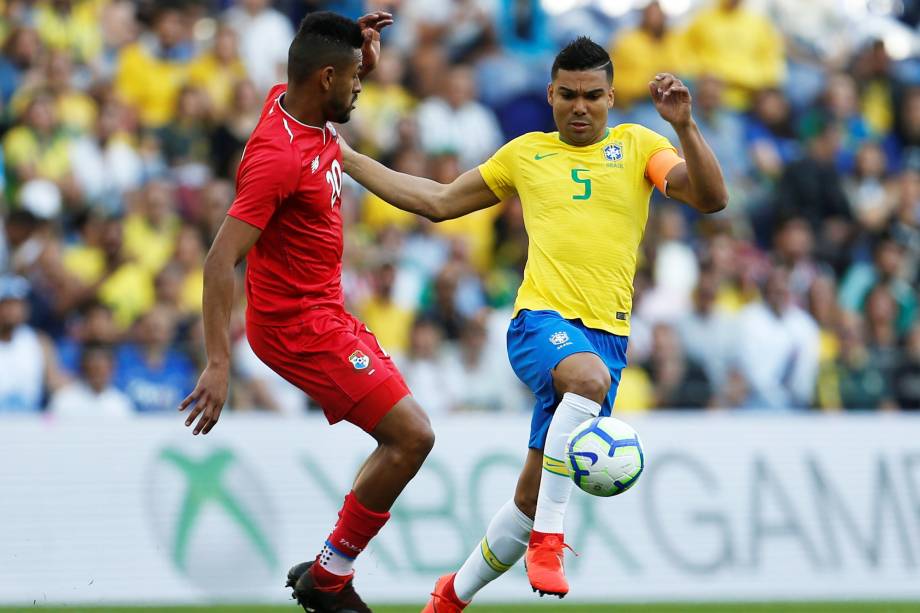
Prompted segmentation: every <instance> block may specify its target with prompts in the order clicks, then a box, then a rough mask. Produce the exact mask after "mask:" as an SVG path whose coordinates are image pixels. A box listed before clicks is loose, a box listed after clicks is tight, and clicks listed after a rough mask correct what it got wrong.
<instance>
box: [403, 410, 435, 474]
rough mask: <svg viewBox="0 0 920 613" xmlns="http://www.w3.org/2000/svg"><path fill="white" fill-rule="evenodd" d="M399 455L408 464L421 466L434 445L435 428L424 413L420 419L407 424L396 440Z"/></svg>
mask: <svg viewBox="0 0 920 613" xmlns="http://www.w3.org/2000/svg"><path fill="white" fill-rule="evenodd" d="M396 447H397V452H398V453H399V456H400V457H401V458H402V459H403V461H405V462H406V463H407V464H413V465H416V466H421V465H422V463H423V462H424V461H425V458H427V457H428V454H429V453H430V452H431V449H432V447H434V430H432V429H431V424H430V423H429V422H428V418H427V417H426V416H425V414H424V413H422V414H421V416H420V418H419V419H413V420H411V421H409V422H408V423H406V424H405V428H404V430H403V431H402V435H401V436H400V437H399V439H398V441H397V442H396Z"/></svg>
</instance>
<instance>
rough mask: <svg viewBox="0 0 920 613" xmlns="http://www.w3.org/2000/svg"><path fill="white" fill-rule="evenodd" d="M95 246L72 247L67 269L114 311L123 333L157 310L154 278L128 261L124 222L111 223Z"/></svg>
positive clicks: (109, 220) (108, 223)
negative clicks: (139, 317)
mask: <svg viewBox="0 0 920 613" xmlns="http://www.w3.org/2000/svg"><path fill="white" fill-rule="evenodd" d="M95 242H96V244H84V245H74V246H71V247H68V248H67V250H66V251H65V254H64V266H65V268H66V269H67V270H68V271H69V272H70V273H71V274H73V275H75V276H76V277H78V278H79V279H80V280H81V281H82V282H83V283H84V285H85V286H86V287H87V289H88V292H89V293H91V294H94V295H95V296H96V298H97V299H98V300H99V302H101V303H102V304H104V305H106V306H108V307H109V308H110V309H111V310H112V314H113V316H114V319H115V323H116V324H117V325H118V328H119V330H126V329H128V327H129V326H130V325H131V324H132V323H133V322H134V320H135V319H137V317H138V316H139V315H141V314H142V313H144V312H146V311H147V310H148V309H150V308H151V307H152V306H153V304H154V300H155V294H154V286H153V277H152V276H151V275H150V273H149V272H148V271H147V270H146V269H145V268H144V267H143V266H141V265H140V264H138V263H136V262H134V261H132V260H131V259H129V258H128V257H126V255H125V251H124V249H123V248H122V247H123V245H124V242H123V228H122V222H121V220H120V219H117V218H110V219H107V220H106V221H105V222H104V224H103V226H102V229H101V236H99V237H96V240H95Z"/></svg>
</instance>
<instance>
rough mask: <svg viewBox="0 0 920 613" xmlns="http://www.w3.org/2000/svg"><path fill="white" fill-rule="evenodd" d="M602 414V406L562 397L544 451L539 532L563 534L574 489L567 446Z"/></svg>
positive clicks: (537, 521)
mask: <svg viewBox="0 0 920 613" xmlns="http://www.w3.org/2000/svg"><path fill="white" fill-rule="evenodd" d="M600 412H601V405H599V404H598V403H596V402H594V401H593V400H590V399H588V398H585V397H584V396H579V395H578V394H573V393H571V392H567V393H566V394H565V395H563V396H562V402H560V403H559V406H558V407H557V408H556V414H555V415H553V421H552V422H550V424H549V432H547V434H546V445H545V446H544V448H543V475H542V477H541V479H540V494H539V495H538V496H537V513H536V516H535V517H534V521H533V529H534V530H536V531H537V532H550V533H556V534H562V531H563V527H562V526H563V523H564V520H565V509H566V507H567V506H568V504H569V496H570V495H571V493H572V485H574V483H573V482H572V479H571V477H569V469H568V467H567V464H566V462H565V443H566V441H567V440H568V438H569V435H570V434H571V433H572V431H574V430H575V428H577V427H578V426H580V425H581V424H582V423H584V422H585V421H587V420H589V419H591V418H592V417H597V416H598V415H599V414H600Z"/></svg>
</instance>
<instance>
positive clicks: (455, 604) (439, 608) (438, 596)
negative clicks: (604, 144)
mask: <svg viewBox="0 0 920 613" xmlns="http://www.w3.org/2000/svg"><path fill="white" fill-rule="evenodd" d="M456 576H457V573H452V574H450V575H444V576H443V577H441V578H440V579H438V581H437V583H435V584H434V591H433V592H431V600H429V601H428V604H426V605H425V608H424V609H422V613H459V612H460V611H462V610H463V609H465V608H466V606H467V605H468V604H470V603H468V602H463V601H462V600H460V598H458V597H457V593H456V592H455V591H454V577H456Z"/></svg>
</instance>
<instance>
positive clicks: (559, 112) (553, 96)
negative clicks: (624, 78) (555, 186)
mask: <svg viewBox="0 0 920 613" xmlns="http://www.w3.org/2000/svg"><path fill="white" fill-rule="evenodd" d="M546 93H547V98H548V100H549V103H550V105H552V107H553V119H554V120H555V122H556V128H557V129H558V130H559V135H560V136H561V137H562V140H563V142H566V143H569V144H572V145H579V146H582V145H590V144H592V143H596V142H598V141H599V140H601V139H602V138H603V136H604V132H605V131H606V129H607V112H608V111H609V110H610V109H611V107H613V87H611V86H610V83H608V82H607V73H606V72H605V71H603V70H559V72H557V73H556V78H555V79H553V82H552V83H550V84H549V88H548V89H547V92H546Z"/></svg>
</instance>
